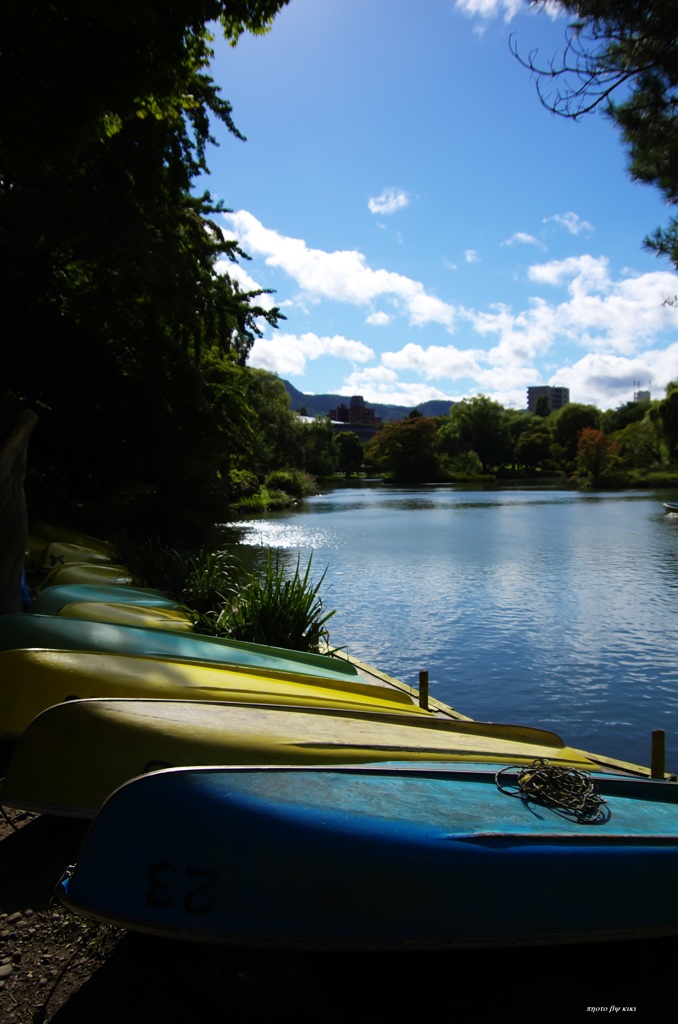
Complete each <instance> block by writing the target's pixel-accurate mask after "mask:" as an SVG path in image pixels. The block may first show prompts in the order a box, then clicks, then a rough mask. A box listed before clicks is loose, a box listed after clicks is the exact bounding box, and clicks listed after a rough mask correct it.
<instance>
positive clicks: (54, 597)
mask: <svg viewBox="0 0 678 1024" xmlns="http://www.w3.org/2000/svg"><path fill="white" fill-rule="evenodd" d="M92 601H115V602H117V603H118V604H120V603H122V602H125V603H128V604H135V605H139V606H142V607H144V606H148V607H151V608H178V607H179V605H178V604H177V602H176V601H173V600H172V598H170V597H167V596H166V595H165V594H163V593H162V591H160V590H147V589H145V588H142V587H120V586H117V585H116V584H110V585H109V584H105V583H104V584H101V585H97V584H94V583H70V584H62V585H61V586H54V587H47V589H46V590H45V591H43V593H42V594H39V595H38V596H37V597H36V599H35V601H34V602H33V606H32V608H31V611H32V612H35V613H36V614H38V615H58V614H59V612H60V611H61V609H62V608H65V607H66V606H67V605H69V604H80V603H83V602H87V603H89V602H92Z"/></svg>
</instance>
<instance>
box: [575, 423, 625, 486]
mask: <svg viewBox="0 0 678 1024" xmlns="http://www.w3.org/2000/svg"><path fill="white" fill-rule="evenodd" d="M616 454H617V445H616V444H615V442H614V441H610V440H609V439H608V438H606V437H605V435H604V434H603V432H602V431H601V430H596V429H595V428H593V427H584V428H583V430H580V432H579V437H578V439H577V459H576V463H577V479H578V480H583V481H587V482H589V483H591V484H592V485H593V486H595V485H596V484H598V483H599V482H600V479H601V477H602V475H603V473H604V472H605V470H607V469H609V468H610V466H611V465H612V462H613V460H614V456H615V455H616Z"/></svg>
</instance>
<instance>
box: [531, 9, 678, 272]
mask: <svg viewBox="0 0 678 1024" xmlns="http://www.w3.org/2000/svg"><path fill="white" fill-rule="evenodd" d="M543 2H544V0H536V2H535V3H534V6H540V5H542V4H543ZM559 5H560V7H562V8H563V10H564V11H565V12H566V13H567V14H569V15H571V16H572V17H573V19H574V20H573V22H572V24H571V25H570V26H569V28H568V30H567V34H566V40H565V47H564V49H563V51H562V52H561V53H560V54H559V55H558V56H557V57H554V58H551V59H550V60H547V61H546V63H544V62H542V61H541V60H540V59H539V57H538V54H537V53H536V52H534V51H533V52H531V53H530V54H529V55H528V56H527V57H526V58H525V57H522V56H521V55H520V54H519V53H518V49H517V46H516V44H515V41H514V42H513V43H512V46H513V50H514V53H515V54H516V56H517V57H518V59H519V60H520V61H521V63H522V64H524V65H525V66H526V67H528V68H529V69H530V71H531V72H533V73H534V74H535V75H536V79H537V90H538V93H539V97H540V99H541V101H542V103H543V104H544V105H545V106H546V107H547V108H548V109H549V110H551V111H553V112H554V113H556V114H560V115H562V116H564V117H569V118H573V119H577V118H580V117H582V116H584V115H585V114H588V113H590V112H591V111H594V110H596V109H600V110H602V111H604V112H605V113H606V114H607V115H608V116H609V117H610V118H612V120H613V121H614V122H615V123H616V124H617V125H618V126H619V128H620V129H621V132H622V136H623V139H624V142H625V144H626V147H627V150H628V154H629V171H630V173H631V177H632V178H633V179H634V180H636V181H642V182H644V183H646V184H650V185H655V186H656V187H657V188H659V190H660V191H661V193H662V194H663V196H664V198H665V200H666V202H667V204H668V205H669V206H675V205H676V203H677V202H678V17H677V16H676V5H675V0H652V2H648V0H559ZM645 245H646V246H647V247H648V248H649V249H651V250H654V251H655V252H656V253H657V254H658V255H661V256H667V257H668V258H669V259H670V260H671V261H672V262H673V264H674V266H678V221H677V220H676V218H671V220H670V222H669V225H668V227H667V228H659V229H657V230H656V231H655V232H654V233H653V234H652V235H650V236H649V237H648V238H646V239H645Z"/></svg>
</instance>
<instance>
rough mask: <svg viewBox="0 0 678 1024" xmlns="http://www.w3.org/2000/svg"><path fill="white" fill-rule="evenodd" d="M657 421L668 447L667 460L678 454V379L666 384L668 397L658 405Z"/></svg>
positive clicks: (673, 458) (670, 460) (671, 459)
mask: <svg viewBox="0 0 678 1024" xmlns="http://www.w3.org/2000/svg"><path fill="white" fill-rule="evenodd" d="M656 418H657V421H658V426H659V429H660V432H661V436H662V439H663V441H664V444H665V448H666V456H667V458H666V461H667V462H672V461H674V460H675V459H676V457H677V456H678V380H672V381H670V382H669V383H668V384H667V385H666V398H664V399H663V400H662V401H661V402H659V404H658V406H657V417H656Z"/></svg>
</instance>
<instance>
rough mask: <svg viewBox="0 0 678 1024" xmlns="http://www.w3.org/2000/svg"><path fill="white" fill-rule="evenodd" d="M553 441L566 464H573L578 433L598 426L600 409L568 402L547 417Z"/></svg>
mask: <svg viewBox="0 0 678 1024" xmlns="http://www.w3.org/2000/svg"><path fill="white" fill-rule="evenodd" d="M549 420H550V423H551V429H552V431H553V440H554V441H555V443H556V445H559V446H560V447H561V448H562V450H563V457H564V459H565V462H566V463H570V464H571V463H573V462H574V460H575V458H576V455H577V441H578V438H579V431H580V430H583V429H584V427H594V428H596V429H598V427H599V426H600V409H597V408H596V407H595V405H581V404H580V403H578V402H568V404H567V405H564V406H563V407H562V408H561V409H558V410H557V411H556V412H554V413H552V415H551V416H550V417H549Z"/></svg>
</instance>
